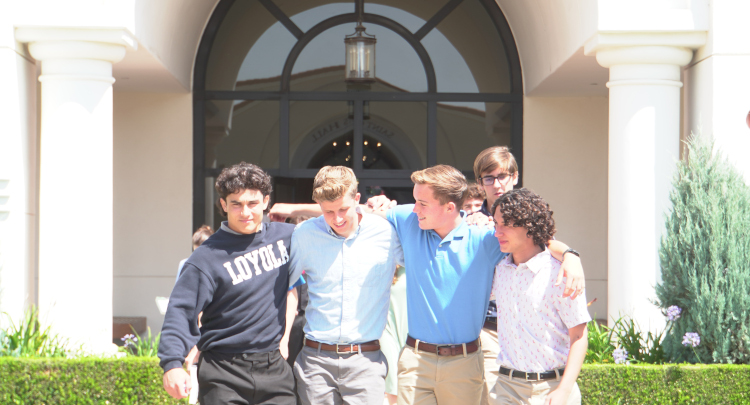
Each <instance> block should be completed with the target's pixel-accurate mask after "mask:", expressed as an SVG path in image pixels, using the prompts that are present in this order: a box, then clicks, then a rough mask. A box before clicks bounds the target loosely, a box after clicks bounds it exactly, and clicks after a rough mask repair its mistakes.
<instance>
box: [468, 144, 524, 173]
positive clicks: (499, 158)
mask: <svg viewBox="0 0 750 405" xmlns="http://www.w3.org/2000/svg"><path fill="white" fill-rule="evenodd" d="M498 168H501V169H503V171H504V172H506V173H508V174H510V175H513V174H514V173H516V172H517V171H518V164H517V163H516V158H515V157H513V154H512V153H510V150H509V149H508V147H507V146H493V147H491V148H487V149H485V150H483V151H481V152H479V155H477V158H476V159H474V176H475V177H476V178H477V181H479V178H480V177H482V173H489V172H493V171H495V170H497V169H498Z"/></svg>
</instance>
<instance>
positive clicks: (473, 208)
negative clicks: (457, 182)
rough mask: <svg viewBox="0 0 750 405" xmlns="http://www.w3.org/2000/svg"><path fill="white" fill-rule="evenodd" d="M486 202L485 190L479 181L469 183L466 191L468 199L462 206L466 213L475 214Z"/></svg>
mask: <svg viewBox="0 0 750 405" xmlns="http://www.w3.org/2000/svg"><path fill="white" fill-rule="evenodd" d="M483 204H484V190H482V187H481V186H480V185H479V184H477V183H471V184H469V189H468V190H467V191H466V199H464V204H463V206H462V207H461V209H462V210H464V212H466V214H467V215H468V214H473V213H475V212H478V211H481V210H482V205H483Z"/></svg>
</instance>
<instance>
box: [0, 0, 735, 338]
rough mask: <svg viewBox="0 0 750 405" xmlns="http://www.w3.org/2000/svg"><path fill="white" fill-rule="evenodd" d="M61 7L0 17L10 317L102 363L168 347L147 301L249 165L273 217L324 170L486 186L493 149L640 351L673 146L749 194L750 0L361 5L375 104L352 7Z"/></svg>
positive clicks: (596, 309)
mask: <svg viewBox="0 0 750 405" xmlns="http://www.w3.org/2000/svg"><path fill="white" fill-rule="evenodd" d="M64 3H65V4H61V2H54V1H46V0H32V1H26V2H14V4H7V5H5V6H4V10H3V12H2V13H0V111H2V113H3V114H2V117H3V120H2V123H0V125H2V126H3V130H2V131H0V311H2V312H6V313H7V314H8V315H10V317H11V318H12V319H19V318H20V317H21V316H22V314H23V311H24V309H25V308H27V307H28V306H29V305H36V306H38V307H39V310H40V314H41V315H42V316H43V317H45V319H46V320H48V321H49V322H50V323H51V324H52V326H53V328H54V329H55V330H56V331H57V332H58V333H60V334H62V335H64V336H67V337H69V338H70V339H71V340H73V341H76V342H81V343H85V344H87V345H90V346H92V347H100V346H101V347H104V346H106V345H108V344H110V343H111V342H112V338H113V336H112V323H113V317H115V316H127V317H146V318H147V320H148V325H149V326H150V327H151V328H152V330H154V331H155V332H156V331H158V330H159V329H160V327H161V323H162V320H163V317H162V315H161V314H160V313H159V311H158V309H157V307H156V305H155V303H154V298H155V297H157V296H168V295H169V293H170V291H171V288H172V286H173V285H174V277H175V273H176V270H177V269H176V268H177V263H178V262H179V260H180V259H182V258H185V257H187V256H188V255H189V254H190V249H191V247H190V246H191V245H190V236H191V234H192V232H193V231H194V230H195V229H196V228H197V227H198V226H200V225H201V224H203V223H209V224H212V225H214V226H215V225H217V224H218V221H219V217H217V215H216V212H215V208H214V206H213V202H214V200H215V196H214V194H213V193H212V192H211V188H212V182H213V179H214V178H215V176H216V174H217V172H218V171H219V170H220V168H221V167H222V166H226V165H230V164H232V163H236V162H238V161H240V160H245V161H249V162H253V163H256V164H259V165H261V166H262V167H264V168H265V169H267V170H268V171H269V172H270V173H271V174H272V175H273V176H274V177H275V178H276V183H275V189H276V194H275V195H274V196H273V197H274V199H275V200H276V201H306V200H309V194H310V193H309V189H310V184H311V183H310V179H311V178H312V176H313V175H314V173H315V171H316V168H317V167H320V165H322V164H349V165H351V166H352V167H353V168H354V169H355V172H357V175H358V177H359V178H360V179H361V183H362V184H361V187H362V190H361V191H362V192H364V193H376V192H378V190H384V191H385V192H386V193H387V194H388V193H392V196H396V197H398V198H399V199H401V200H403V198H404V196H406V198H407V199H408V195H409V192H408V188H409V185H410V182H409V180H408V173H410V172H411V171H412V170H415V169H420V168H423V167H426V166H429V165H432V164H436V163H446V164H451V165H454V166H456V167H458V168H459V169H460V170H462V171H464V172H465V173H466V174H467V176H469V178H470V179H471V178H472V177H473V175H471V162H472V161H473V157H474V156H476V153H477V152H478V151H479V150H481V149H483V148H485V147H487V146H490V145H495V144H504V145H508V146H510V147H511V148H512V151H513V152H514V154H515V155H516V156H517V157H518V158H519V161H520V163H521V164H522V168H521V175H522V183H523V186H524V187H528V188H530V189H532V190H534V191H535V192H537V193H539V194H541V195H542V196H544V197H545V199H546V200H547V201H548V202H549V203H550V204H551V206H552V208H553V210H554V211H555V219H556V221H557V223H558V229H559V231H558V234H557V237H558V239H560V240H563V241H565V242H566V243H568V244H569V245H571V246H572V247H574V248H576V249H577V250H579V251H580V252H581V256H582V260H583V264H584V268H585V271H586V277H587V297H588V299H589V300H592V299H594V298H596V302H594V303H593V304H592V305H591V308H590V311H591V313H592V316H595V317H597V318H600V319H604V318H607V319H611V318H612V317H618V316H619V315H620V314H628V315H631V316H634V317H635V318H636V319H637V320H638V321H639V323H640V324H641V325H642V326H643V327H644V328H659V327H661V326H663V322H664V321H663V316H662V315H661V314H660V313H659V311H658V309H657V308H656V307H655V306H654V305H653V304H651V301H650V300H651V299H653V298H654V285H655V284H656V283H658V282H659V280H660V270H659V262H658V244H659V240H660V237H661V234H662V230H663V221H664V215H665V214H666V212H667V210H668V208H669V204H668V194H669V190H670V187H671V181H672V178H673V172H674V168H675V164H676V162H677V161H678V160H679V159H680V158H681V149H682V147H681V142H682V141H684V140H685V139H686V138H687V137H688V135H689V134H690V133H691V132H700V133H701V134H702V135H703V136H712V137H714V139H715V140H716V144H717V146H718V147H719V148H721V149H722V150H723V151H724V152H725V153H726V154H727V155H728V156H729V157H730V159H732V160H733V161H734V162H735V164H736V166H737V167H738V168H739V169H740V170H741V171H742V172H743V173H745V176H746V178H747V179H750V160H748V159H744V158H743V155H744V154H745V153H747V151H748V150H750V128H748V122H749V120H748V111H750V98H749V97H747V95H748V94H750V77H749V76H748V75H747V74H746V72H748V71H750V42H748V41H747V38H750V25H748V24H745V23H744V21H741V19H742V17H743V16H746V15H748V14H749V13H750V3H748V2H746V1H743V0H660V1H631V2H620V1H613V0H598V1H597V0H581V1H572V0H571V1H568V0H566V1H556V2H547V1H542V0H526V1H514V0H497V1H495V0H462V1H459V0H444V1H435V0H415V1H410V2H398V1H393V0H373V1H366V2H365V4H364V7H363V10H362V11H363V14H362V15H363V16H364V25H365V26H366V27H367V28H368V32H373V33H375V35H376V37H377V38H378V44H377V56H378V58H377V62H376V66H377V77H378V81H377V82H375V83H373V84H371V85H369V86H365V87H361V86H360V87H357V86H348V85H347V84H346V83H345V82H344V77H343V76H344V75H343V67H342V66H341V65H343V63H344V46H343V35H342V34H341V33H342V32H344V31H347V32H346V33H350V32H348V31H352V32H353V27H354V23H355V22H356V16H357V15H358V13H357V11H359V9H358V8H357V7H356V6H355V4H354V2H352V1H340V2H330V1H325V0H315V1H299V0H234V1H231V0H220V1H219V0H199V1H193V2H190V3H189V4H188V3H187V2H184V1H180V0H158V1H142V0H124V1H91V0H75V1H69V2H64ZM349 143H351V144H352V145H351V146H350V145H349ZM350 160H351V163H348V162H350ZM0 325H2V326H6V325H7V319H3V320H2V323H1V324H0Z"/></svg>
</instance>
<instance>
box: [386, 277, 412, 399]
mask: <svg viewBox="0 0 750 405" xmlns="http://www.w3.org/2000/svg"><path fill="white" fill-rule="evenodd" d="M405 274H406V270H405V269H404V268H403V267H401V266H398V267H396V274H395V275H394V276H393V285H392V286H391V305H390V307H388V321H387V322H386V324H385V330H384V331H383V336H382V337H381V338H380V350H382V351H383V354H385V358H386V359H387V360H388V364H389V365H390V366H389V367H388V375H387V376H386V377H385V400H386V403H387V404H389V405H393V404H395V403H396V400H397V397H398V367H396V365H397V364H398V355H399V353H401V349H403V348H404V345H405V344H406V336H407V335H408V334H409V322H408V319H407V315H406V275H405Z"/></svg>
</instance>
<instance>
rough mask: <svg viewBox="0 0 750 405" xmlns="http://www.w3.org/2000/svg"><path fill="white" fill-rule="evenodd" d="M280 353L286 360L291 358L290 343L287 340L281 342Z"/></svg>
mask: <svg viewBox="0 0 750 405" xmlns="http://www.w3.org/2000/svg"><path fill="white" fill-rule="evenodd" d="M279 352H281V357H283V358H284V360H286V359H287V358H289V341H288V340H286V339H283V338H282V339H281V341H280V342H279Z"/></svg>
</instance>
